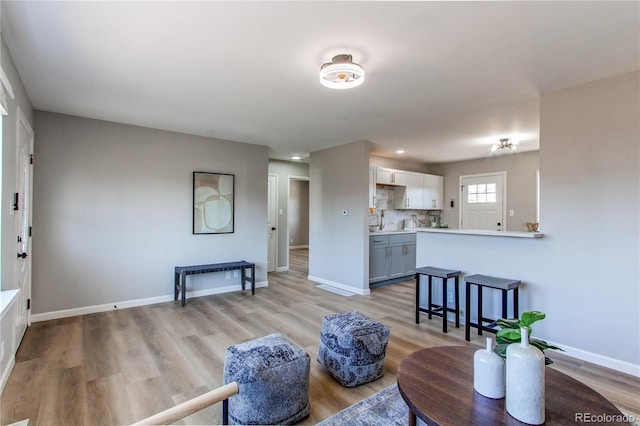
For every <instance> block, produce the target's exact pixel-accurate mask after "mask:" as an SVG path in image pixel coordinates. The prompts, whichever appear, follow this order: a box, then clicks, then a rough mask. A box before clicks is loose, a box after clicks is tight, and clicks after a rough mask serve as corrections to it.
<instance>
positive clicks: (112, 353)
mask: <svg viewBox="0 0 640 426" xmlns="http://www.w3.org/2000/svg"><path fill="white" fill-rule="evenodd" d="M307 256H308V251H307V250H292V252H291V260H290V263H291V270H290V271H287V272H280V273H274V274H270V275H269V287H267V288H260V289H257V291H256V295H255V296H251V293H250V292H248V291H247V292H234V293H227V294H221V295H214V296H207V297H200V298H194V299H188V300H187V306H186V307H185V308H181V307H180V305H179V303H178V302H175V303H174V302H169V303H161V304H157V305H151V306H144V307H139V308H131V309H123V310H115V311H109V312H104V313H99V314H92V315H85V316H80V317H73V318H66V319H61V320H52V321H46V322H39V323H35V324H34V325H33V326H31V327H30V328H29V329H28V330H27V333H26V335H25V337H24V340H23V342H22V345H21V347H20V350H19V351H18V354H17V358H16V365H15V367H14V369H13V372H12V374H11V376H10V378H9V381H8V383H7V385H6V388H5V390H4V392H3V394H2V399H1V408H2V410H1V411H2V414H1V421H2V424H3V425H4V424H8V423H12V422H15V421H18V420H22V419H25V418H29V419H30V423H29V424H30V425H116V424H128V423H132V422H134V421H136V420H139V419H142V418H144V417H146V416H148V415H151V414H153V413H156V412H158V411H161V410H163V409H166V408H168V407H170V406H173V405H175V404H176V403H179V402H182V401H185V400H187V399H189V398H192V397H194V396H197V395H199V394H201V393H204V392H206V391H207V390H210V389H213V388H216V387H218V386H220V385H221V384H222V367H223V360H224V352H225V349H226V348H227V347H228V346H230V345H233V344H236V343H240V342H243V341H247V340H249V339H253V338H255V337H259V336H263V335H266V334H269V333H273V332H280V333H282V334H283V335H285V336H286V337H288V338H289V339H290V340H292V341H294V342H296V343H297V344H298V345H300V346H302V347H303V348H305V350H306V351H307V352H308V353H309V355H310V356H311V360H312V361H311V382H310V398H311V415H310V417H309V418H307V419H306V420H305V421H303V422H302V424H305V425H310V424H315V423H317V422H318V421H320V420H323V419H325V418H326V417H329V416H330V415H332V414H334V413H336V412H338V411H340V410H342V409H343V408H345V407H347V406H349V405H351V404H353V403H355V402H357V401H359V400H361V399H363V398H365V397H367V396H369V395H371V394H373V393H375V392H377V391H379V390H381V389H383V388H385V387H387V386H389V385H391V384H393V383H395V381H396V373H397V368H398V365H399V363H400V361H401V360H402V359H403V358H405V357H406V356H407V355H409V354H410V353H411V352H413V351H416V350H418V349H421V348H424V347H428V346H437V345H466V344H469V343H467V342H465V341H464V334H463V329H462V328H461V329H456V328H455V327H454V326H453V325H451V326H450V330H451V331H450V332H449V334H447V335H445V334H443V333H442V332H441V327H442V323H441V320H440V319H434V320H431V321H429V320H427V319H426V316H425V317H424V319H423V320H422V321H421V324H419V325H416V324H415V322H414V313H413V297H414V284H413V282H412V281H408V282H405V283H400V284H395V285H391V286H386V287H381V288H377V289H375V290H373V291H372V294H371V295H370V296H352V297H343V296H340V295H337V294H334V293H330V292H327V291H323V290H320V289H317V288H315V284H314V283H312V282H310V281H308V280H307V279H306V277H307V274H308V272H307ZM349 310H359V311H361V312H363V313H364V314H366V315H368V316H370V317H372V318H375V319H377V320H379V321H380V322H382V323H383V324H385V325H387V326H388V327H389V328H390V329H391V337H390V341H389V346H388V348H387V357H386V360H385V375H384V376H383V377H382V378H381V379H380V380H378V381H376V382H373V383H369V384H367V385H363V386H360V387H358V388H353V389H347V388H343V387H342V386H340V385H338V384H337V383H336V382H335V381H334V380H333V379H331V378H329V376H328V375H327V374H326V372H325V371H324V369H323V368H322V367H320V366H319V365H318V363H317V362H316V360H315V358H316V356H317V353H318V339H319V335H320V325H321V321H322V317H323V316H324V315H328V314H331V313H335V312H344V311H349ZM471 344H472V345H476V346H479V345H481V344H482V341H481V339H479V338H478V337H475V338H474V340H472V342H471ZM552 356H553V358H554V359H555V360H556V363H555V364H554V366H553V368H557V369H558V370H561V371H563V372H565V373H567V374H569V375H571V376H573V377H575V378H577V379H578V380H581V381H582V382H584V383H586V384H588V385H589V386H592V387H593V388H594V389H596V390H597V391H599V392H600V393H602V394H603V395H605V396H606V397H607V398H609V399H610V400H611V401H612V402H613V403H614V404H616V405H617V406H618V407H619V408H620V409H621V410H622V411H624V412H627V413H630V414H633V415H635V416H636V417H640V402H639V401H638V399H639V396H640V380H638V379H636V378H633V377H631V376H627V375H624V374H620V373H617V372H615V371H612V370H608V369H605V368H601V367H597V366H594V365H592V364H588V363H584V362H581V361H578V360H574V359H571V358H568V357H566V356H562V355H554V354H552ZM219 422H220V405H217V406H214V407H210V408H209V409H206V410H204V411H202V412H200V413H197V414H194V415H192V416H190V417H188V418H186V419H185V421H184V422H181V423H180V424H217V423H219Z"/></svg>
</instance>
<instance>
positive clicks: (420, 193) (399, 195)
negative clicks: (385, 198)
mask: <svg viewBox="0 0 640 426" xmlns="http://www.w3.org/2000/svg"><path fill="white" fill-rule="evenodd" d="M406 176H407V184H406V186H402V187H400V186H399V187H397V188H395V189H394V191H393V208H395V209H398V210H402V209H405V210H406V209H418V210H442V206H443V200H442V197H443V189H444V179H443V177H442V176H436V175H427V174H424V173H414V172H406Z"/></svg>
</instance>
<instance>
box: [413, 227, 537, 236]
mask: <svg viewBox="0 0 640 426" xmlns="http://www.w3.org/2000/svg"><path fill="white" fill-rule="evenodd" d="M415 230H416V231H418V232H434V233H438V234H458V235H460V234H462V235H484V236H489V237H510V238H542V237H543V236H544V234H542V233H541V232H517V231H487V230H483V229H451V228H416V229H415Z"/></svg>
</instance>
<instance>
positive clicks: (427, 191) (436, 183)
mask: <svg viewBox="0 0 640 426" xmlns="http://www.w3.org/2000/svg"><path fill="white" fill-rule="evenodd" d="M443 194H444V178H443V177H442V176H436V175H424V197H425V198H424V208H425V209H428V210H431V209H432V210H442V208H443V199H442V198H443Z"/></svg>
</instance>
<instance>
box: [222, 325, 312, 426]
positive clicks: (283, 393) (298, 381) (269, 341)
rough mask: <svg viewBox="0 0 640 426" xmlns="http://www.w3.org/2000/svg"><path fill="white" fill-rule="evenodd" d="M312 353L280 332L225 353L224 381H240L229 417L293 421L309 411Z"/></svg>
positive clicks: (247, 421)
mask: <svg viewBox="0 0 640 426" xmlns="http://www.w3.org/2000/svg"><path fill="white" fill-rule="evenodd" d="M309 360H310V358H309V355H308V354H307V353H306V352H305V351H304V350H303V349H302V348H300V347H299V346H297V345H295V344H293V343H291V342H290V341H289V340H287V339H285V338H284V337H282V335H280V334H270V335H268V336H265V337H261V338H259V339H255V340H251V341H249V342H246V343H242V344H239V345H235V346H230V347H229V348H227V351H226V353H225V356H224V383H225V384H227V383H231V382H236V383H238V388H239V393H238V394H237V395H234V396H232V397H231V398H229V421H230V422H231V423H232V424H244V425H256V424H260V425H277V424H286V425H288V424H293V423H296V422H298V421H299V420H301V419H303V418H305V417H307V416H308V415H309V409H310V406H309V367H310V365H309V364H310V362H309Z"/></svg>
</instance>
